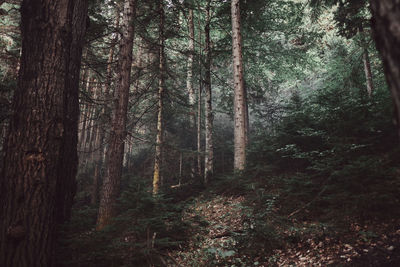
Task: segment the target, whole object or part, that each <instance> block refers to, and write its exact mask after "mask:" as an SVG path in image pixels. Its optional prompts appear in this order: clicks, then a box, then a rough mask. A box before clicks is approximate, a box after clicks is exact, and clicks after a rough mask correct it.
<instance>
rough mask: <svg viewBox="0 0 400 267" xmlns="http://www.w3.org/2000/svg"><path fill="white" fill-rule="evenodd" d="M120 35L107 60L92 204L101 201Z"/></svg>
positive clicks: (95, 155)
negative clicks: (101, 182)
mask: <svg viewBox="0 0 400 267" xmlns="http://www.w3.org/2000/svg"><path fill="white" fill-rule="evenodd" d="M116 13H117V14H116V16H117V21H116V25H115V26H116V27H117V28H118V27H119V17H120V16H119V14H120V12H119V10H118V9H117V12H116ZM117 41H118V37H117V35H116V36H115V37H114V38H113V40H112V44H111V47H110V50H109V54H108V60H107V75H106V82H105V85H104V94H103V99H104V101H103V107H102V110H101V115H100V118H99V121H100V122H99V123H100V125H99V129H98V142H97V143H98V146H97V148H96V149H97V150H96V152H95V153H94V158H93V162H94V164H95V167H94V175H93V184H92V193H91V201H90V202H91V204H92V205H97V203H98V202H99V187H100V179H101V169H102V167H103V154H104V147H105V146H104V140H105V139H106V128H107V126H108V125H109V124H110V121H109V119H108V116H107V112H108V111H109V108H108V106H109V103H108V100H109V99H110V95H111V81H112V75H113V73H112V72H113V61H114V50H115V45H116V44H117Z"/></svg>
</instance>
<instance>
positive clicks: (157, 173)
mask: <svg viewBox="0 0 400 267" xmlns="http://www.w3.org/2000/svg"><path fill="white" fill-rule="evenodd" d="M163 1H164V0H160V9H159V13H160V25H159V61H160V66H159V81H158V83H159V84H158V85H159V86H158V116H157V136H156V153H155V157H154V175H153V195H156V194H158V193H159V191H160V186H161V182H162V181H161V177H162V174H161V169H162V168H161V163H162V146H163V132H164V125H163V108H164V107H163V104H164V103H163V100H164V99H163V98H164V90H165V58H164V57H165V55H164V39H165V37H164V3H163Z"/></svg>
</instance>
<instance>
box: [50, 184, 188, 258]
mask: <svg viewBox="0 0 400 267" xmlns="http://www.w3.org/2000/svg"><path fill="white" fill-rule="evenodd" d="M118 208H119V210H120V211H121V212H120V214H119V216H117V217H116V218H115V219H114V221H113V223H112V224H111V225H110V226H108V227H106V228H105V229H104V230H102V231H95V230H94V226H95V225H94V224H95V219H96V209H94V208H90V207H87V206H81V207H76V208H75V209H74V212H73V217H72V219H71V222H70V223H69V224H68V225H66V227H65V232H64V238H63V239H62V241H61V251H60V252H59V255H60V259H59V260H60V262H59V265H58V266H69V265H71V264H78V265H83V266H113V265H114V266H147V265H151V264H154V265H156V266H160V265H162V264H163V262H165V261H166V258H165V255H166V254H165V253H164V251H165V250H166V249H174V248H178V245H184V243H185V241H186V239H187V233H188V231H189V230H190V228H191V226H190V225H191V224H190V223H189V222H188V221H185V220H183V219H182V211H183V209H184V206H183V204H182V205H181V204H177V203H173V202H171V199H168V198H166V197H164V196H162V195H160V196H157V197H153V196H152V194H151V190H150V188H149V187H148V186H147V185H146V183H145V181H144V180H143V179H141V178H137V177H136V178H133V179H131V181H130V183H129V185H128V186H127V188H126V189H125V190H124V191H123V192H122V195H121V198H120V200H119V205H118Z"/></svg>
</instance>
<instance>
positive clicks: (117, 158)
mask: <svg viewBox="0 0 400 267" xmlns="http://www.w3.org/2000/svg"><path fill="white" fill-rule="evenodd" d="M134 15H135V0H126V1H125V4H124V15H123V16H124V17H123V26H122V34H123V35H122V38H121V44H120V57H119V66H118V72H117V73H118V80H117V83H118V84H117V87H116V91H115V106H114V112H113V119H112V130H111V133H110V137H109V142H108V143H109V144H108V149H107V154H106V163H107V166H106V174H105V178H104V182H103V186H102V192H101V198H100V207H99V214H98V217H97V229H98V230H101V229H103V228H104V227H105V226H106V225H108V224H110V221H111V219H112V218H113V217H114V216H115V215H116V207H115V205H116V201H117V198H118V196H119V193H120V183H121V175H122V163H123V157H124V146H125V142H124V141H125V138H126V120H127V111H128V100H129V88H130V75H131V67H132V46H133V37H134V24H133V19H134Z"/></svg>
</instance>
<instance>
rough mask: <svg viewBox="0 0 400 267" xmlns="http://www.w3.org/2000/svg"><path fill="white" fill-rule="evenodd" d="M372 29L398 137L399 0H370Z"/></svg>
mask: <svg viewBox="0 0 400 267" xmlns="http://www.w3.org/2000/svg"><path fill="white" fill-rule="evenodd" d="M371 11H372V29H373V34H374V39H375V43H376V47H377V48H378V50H379V52H380V54H381V56H382V60H383V65H384V69H385V76H386V80H387V82H388V85H389V88H390V91H391V93H392V98H393V102H394V107H395V111H394V113H395V118H396V122H397V129H398V135H399V137H400V124H399V119H400V49H399V47H400V0H371Z"/></svg>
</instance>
